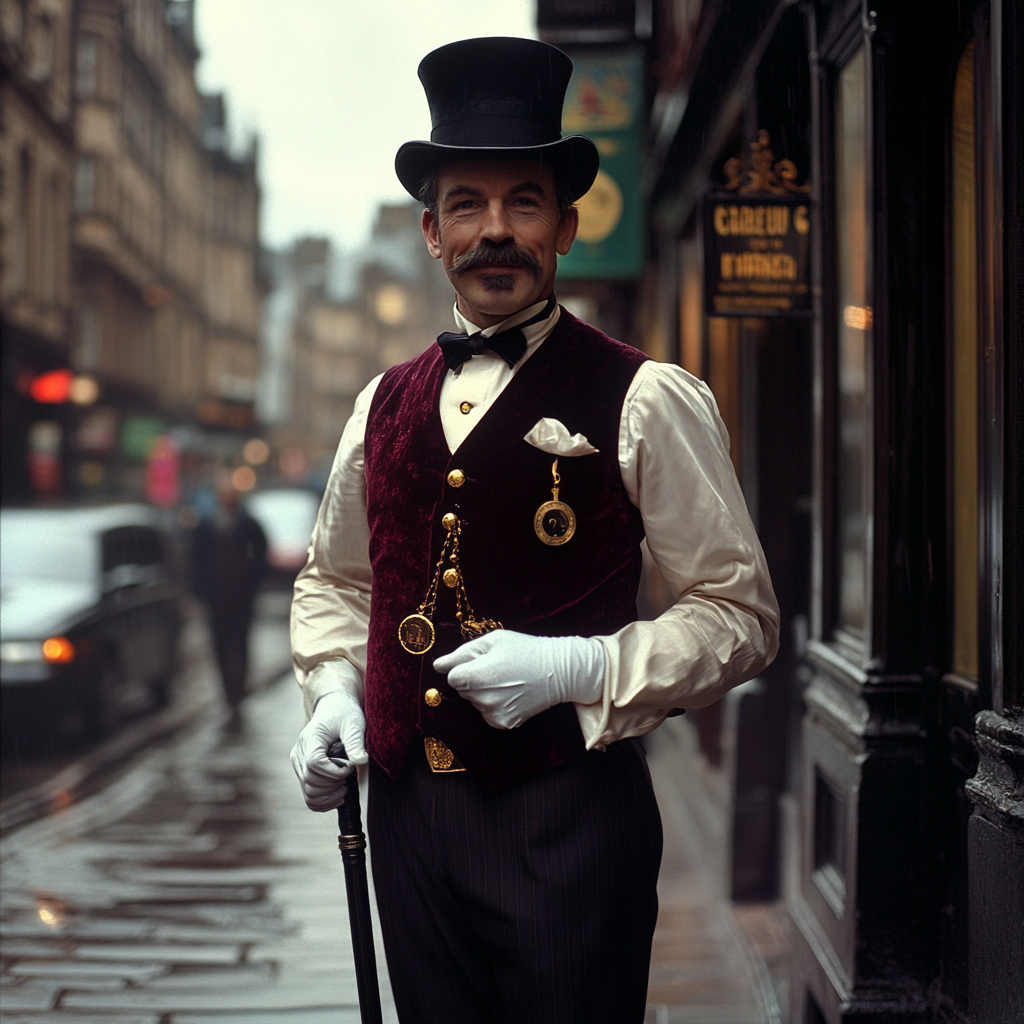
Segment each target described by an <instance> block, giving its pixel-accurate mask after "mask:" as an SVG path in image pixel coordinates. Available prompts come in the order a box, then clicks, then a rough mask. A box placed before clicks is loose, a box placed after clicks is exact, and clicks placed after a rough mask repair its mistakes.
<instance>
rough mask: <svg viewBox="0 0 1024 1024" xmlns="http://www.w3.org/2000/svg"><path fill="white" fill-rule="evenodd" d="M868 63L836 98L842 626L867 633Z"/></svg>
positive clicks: (858, 60)
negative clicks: (865, 615)
mask: <svg viewBox="0 0 1024 1024" xmlns="http://www.w3.org/2000/svg"><path fill="white" fill-rule="evenodd" d="M869 152H870V149H869V138H868V119H867V62H866V59H865V55H864V50H863V48H861V49H860V50H858V51H857V54H856V56H854V57H853V58H852V59H851V60H850V62H849V63H848V64H847V65H846V67H844V68H843V70H842V72H841V73H840V75H839V87H838V90H837V93H836V232H837V242H838V245H837V252H836V256H837V263H838V272H837V278H838V287H839V451H838V489H839V493H838V504H839V508H838V512H839V557H840V564H839V624H840V625H841V626H843V627H844V628H846V629H849V630H851V631H852V632H854V633H860V632H862V631H863V629H864V606H865V587H866V575H867V573H866V553H865V547H864V523H865V469H866V463H865V453H866V445H867V418H866V407H865V398H866V391H867V373H866V362H865V360H866V358H867V353H868V351H869V350H870V347H871V330H872V319H873V318H872V311H871V304H870V292H869V284H870V252H871V225H870V220H869V209H870V207H869V201H868V178H867V167H868V154H869Z"/></svg>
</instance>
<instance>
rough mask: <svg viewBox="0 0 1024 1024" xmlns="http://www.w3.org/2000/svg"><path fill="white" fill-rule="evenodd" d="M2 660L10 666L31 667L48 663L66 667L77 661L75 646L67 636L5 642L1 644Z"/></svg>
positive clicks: (0, 654) (0, 655) (0, 657)
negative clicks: (31, 665)
mask: <svg viewBox="0 0 1024 1024" xmlns="http://www.w3.org/2000/svg"><path fill="white" fill-rule="evenodd" d="M0 660H2V661H3V662H4V663H5V664H8V665H30V664H38V663H39V662H48V663H49V664H51V665H66V664H67V663H68V662H69V661H74V660H75V645H74V644H73V643H72V642H71V641H70V640H69V639H68V638H67V637H66V636H51V637H47V639H45V640H43V641H42V643H40V642H39V641H38V640H5V641H4V642H3V643H2V644H0Z"/></svg>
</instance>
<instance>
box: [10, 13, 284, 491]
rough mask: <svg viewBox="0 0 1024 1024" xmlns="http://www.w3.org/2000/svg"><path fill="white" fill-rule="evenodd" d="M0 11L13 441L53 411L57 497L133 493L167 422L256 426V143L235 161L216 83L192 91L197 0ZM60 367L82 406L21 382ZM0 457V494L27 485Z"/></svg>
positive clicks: (17, 455)
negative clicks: (209, 92)
mask: <svg viewBox="0 0 1024 1024" xmlns="http://www.w3.org/2000/svg"><path fill="white" fill-rule="evenodd" d="M2 10H3V18H2V21H0V24H2V26H3V59H4V63H5V65H9V66H10V67H11V68H12V69H13V70H14V72H15V73H14V74H13V75H10V76H9V77H8V81H7V83H6V85H5V86H4V88H5V89H6V91H7V95H5V103H4V109H5V122H6V128H5V131H4V132H3V134H2V135H0V162H2V165H3V168H4V178H5V180H6V181H13V182H14V183H15V187H14V188H13V189H12V188H6V189H5V190H4V199H3V205H2V207H0V209H2V216H3V229H4V230H3V239H4V263H3V281H2V288H0V293H2V310H0V312H2V316H3V322H4V334H5V340H4V350H5V371H4V392H5V393H4V406H5V413H4V415H5V422H6V419H8V418H9V419H10V420H11V421H12V425H15V426H17V427H18V429H20V432H21V434H22V435H23V440H22V444H21V448H22V449H25V446H26V445H27V446H28V449H30V448H31V443H32V442H31V436H32V431H33V429H34V428H33V423H35V422H53V423H55V424H56V425H57V429H58V431H59V435H60V451H59V456H60V458H61V465H62V469H61V479H60V484H59V491H60V492H62V493H64V494H65V495H70V496H83V497H88V496H92V495H104V494H106V495H125V496H128V495H131V494H134V493H136V492H137V491H138V487H139V482H140V480H141V477H142V462H143V460H144V458H145V451H146V448H147V445H149V444H150V442H151V440H152V438H153V437H155V436H157V435H159V434H160V433H161V432H164V431H166V430H168V429H169V428H171V427H173V426H174V425H187V424H192V425H196V426H198V427H200V428H201V430H202V429H212V430H215V431H221V430H228V431H231V430H238V431H245V430H246V429H247V428H249V427H250V425H251V424H252V422H253V403H254V400H255V397H256V381H257V377H258V347H257V340H258V334H259V326H260V324H259V321H260V309H261V303H262V297H263V292H264V286H263V282H262V276H261V270H260V249H259V208H260V190H259V185H258V181H257V174H256V149H255V144H253V145H252V147H251V149H250V151H249V152H248V154H246V155H245V156H244V157H241V158H239V157H236V156H234V155H232V154H231V152H230V151H229V147H228V143H227V132H226V124H225V121H226V118H225V105H224V99H223V97H220V96H213V97H205V96H202V95H201V94H200V93H199V90H198V87H197V85H196V78H195V65H196V61H197V59H198V56H199V53H198V50H197V48H196V45H195V39H194V33H193V4H192V0H76V2H71V0H67V2H63V3H62V2H61V0H29V2H24V0H22V2H18V0H3V6H2ZM47 40H48V41H47ZM47 66H49V67H50V68H51V70H50V71H49V75H48V77H45V76H44V70H43V69H45V68H46V67H47ZM28 174H31V177H32V185H31V187H30V188H29V187H28V186H23V185H22V182H23V180H27V178H26V177H25V176H26V175H28ZM19 189H22V190H23V191H24V190H25V189H28V191H24V195H23V196H22V195H21V193H19V191H18V190H19ZM44 196H45V201H44V198H43V197H44ZM29 221H33V223H35V225H36V226H35V229H34V230H29V229H28V227H27V226H28V223H29ZM26 238H28V239H31V238H37V239H38V242H37V243H35V244H33V243H32V242H31V241H26V240H25V239H26ZM47 247H49V249H47ZM50 250H52V252H53V256H52V257H46V256H45V255H44V253H45V252H47V251H50ZM9 328H13V331H12V332H11V333H12V338H13V342H12V343H11V344H9V342H8V339H7V337H6V336H7V334H8V329H9ZM15 332H18V333H15ZM15 346H16V347H15ZM60 367H64V368H68V369H70V370H71V371H72V373H73V374H75V375H77V376H78V377H86V378H88V379H89V380H91V381H93V382H94V386H93V387H92V389H91V391H90V390H89V389H86V390H85V391H84V392H83V393H82V397H86V398H90V397H91V398H92V399H93V400H92V401H91V402H90V403H89V404H87V405H82V406H76V405H75V403H74V402H69V403H63V404H61V403H54V404H51V405H45V404H44V405H40V403H38V402H37V401H35V400H33V398H32V396H31V394H28V395H27V394H26V393H25V390H26V381H28V380H30V379H31V378H32V376H33V375H37V374H38V373H40V372H42V371H44V370H46V369H52V368H60ZM19 381H20V383H19ZM101 421H102V424H103V428H102V429H100V423H101ZM36 432H37V433H38V432H39V431H38V430H36ZM50 436H51V438H52V437H54V436H56V435H55V434H54V433H53V431H50ZM192 436H194V437H201V436H202V435H201V433H198V434H197V433H196V432H193V435H192ZM147 438H148V439H149V440H147ZM25 450H26V451H27V449H25ZM28 454H29V456H30V452H29V453H28ZM5 456H6V457H5V460H4V461H5V463H9V472H8V471H5V492H6V494H7V497H8V498H11V499H18V498H29V497H31V496H32V495H33V491H34V490H37V489H36V488H34V486H33V483H32V480H31V478H30V476H29V475H27V474H26V473H25V472H24V471H22V469H21V467H22V466H23V465H24V464H25V462H26V459H25V458H23V457H22V453H21V452H19V451H18V450H17V446H16V445H15V444H14V443H13V442H11V441H8V442H6V443H5ZM29 461H30V457H29Z"/></svg>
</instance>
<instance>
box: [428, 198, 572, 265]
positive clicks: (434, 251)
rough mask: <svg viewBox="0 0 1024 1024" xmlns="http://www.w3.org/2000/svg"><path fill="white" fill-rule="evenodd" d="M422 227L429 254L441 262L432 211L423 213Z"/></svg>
mask: <svg viewBox="0 0 1024 1024" xmlns="http://www.w3.org/2000/svg"><path fill="white" fill-rule="evenodd" d="M420 227H422V228H423V241H425V242H426V243H427V252H429V253H430V255H431V256H433V257H434V259H435V260H439V259H440V258H441V232H440V231H439V230H438V227H437V218H436V217H435V216H434V215H433V214H432V213H431V212H430V210H424V211H423V217H422V218H421V219H420ZM573 234H575V232H573ZM566 251H568V250H566Z"/></svg>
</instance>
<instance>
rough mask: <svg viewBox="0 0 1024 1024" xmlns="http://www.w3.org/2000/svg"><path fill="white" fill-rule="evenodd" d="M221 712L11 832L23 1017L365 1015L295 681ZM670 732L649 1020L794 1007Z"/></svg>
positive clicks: (9, 934) (185, 1023)
mask: <svg viewBox="0 0 1024 1024" xmlns="http://www.w3.org/2000/svg"><path fill="white" fill-rule="evenodd" d="M219 718H220V713H219V712H210V713H208V714H207V717H206V718H205V719H204V720H203V721H200V722H199V723H197V724H195V725H193V726H191V727H190V728H189V729H188V730H187V731H186V732H185V733H183V734H182V735H180V736H179V737H178V738H177V740H175V741H173V742H171V741H168V742H166V743H165V744H164V745H162V746H159V747H156V748H154V749H152V750H151V751H150V752H148V753H146V754H144V755H143V756H142V757H141V758H140V759H139V761H138V763H137V764H136V765H135V766H134V767H133V768H132V769H131V770H130V771H129V772H128V773H126V774H125V775H124V777H122V778H121V779H119V780H118V781H117V782H115V783H114V784H113V785H112V786H110V787H108V788H107V789H105V790H103V791H102V792H100V793H98V794H97V795H95V796H92V797H90V798H88V799H85V800H83V801H82V802H81V803H77V804H72V805H71V806H69V807H68V808H67V809H65V810H63V811H62V812H61V813H59V814H56V815H53V816H50V817H47V818H45V819H43V820H41V821H37V822H35V823H33V824H31V825H27V826H25V827H23V828H21V829H19V830H18V831H16V832H14V833H13V834H12V835H10V836H8V837H7V838H6V839H5V840H3V842H2V843H0V865H2V871H3V886H2V891H0V967H2V970H0V1011H2V1013H0V1017H2V1020H3V1022H4V1024H242V1022H253V1024H356V1022H357V1021H358V1019H359V1015H358V1009H357V998H356V985H355V977H354V974H353V970H352V954H351V948H350V942H349V933H348V917H347V911H346V907H345V899H344V881H343V875H342V866H341V861H340V857H339V854H338V849H337V840H336V836H337V819H336V817H335V815H334V814H333V813H332V814H329V815H317V814H312V813H310V812H309V811H307V810H306V808H305V806H304V805H303V803H302V801H301V799H300V797H299V793H298V788H297V785H296V783H295V779H294V777H293V776H292V773H291V768H290V765H289V763H288V750H289V748H290V746H291V743H292V742H293V738H294V736H295V735H296V734H297V732H298V730H299V729H300V727H301V725H302V711H301V702H300V701H299V699H298V694H297V693H296V692H295V689H294V683H293V682H291V681H290V679H288V678H287V677H286V678H285V679H283V680H282V681H281V682H279V683H277V684H275V685H273V686H271V687H269V688H267V689H265V690H263V691H262V692H260V693H257V694H255V695H254V696H253V697H251V698H250V700H249V701H247V704H246V727H245V731H244V733H243V734H242V735H241V736H239V737H233V738H232V737H228V738H225V737H223V736H222V734H221V732H220V728H219ZM681 735H683V736H685V733H682V734H681ZM666 737H667V739H668V740H672V736H671V735H669V734H666ZM652 746H653V748H654V753H653V755H652V758H651V763H652V771H653V774H654V777H655V782H656V786H657V787H658V788H659V790H660V791H661V793H662V802H663V815H664V818H665V832H666V855H665V861H664V867H663V871H662V879H661V885H660V890H661V900H662V911H661V918H660V920H659V926H658V933H657V935H656V938H655V950H654V961H653V964H652V970H651V990H650V1001H651V1006H650V1008H649V1012H648V1015H647V1020H648V1021H649V1022H651V1024H690V1022H698V1021H699V1022H701V1024H761V1022H763V1024H776V1022H777V1021H778V1019H779V1018H778V1015H777V1009H776V1010H775V1011H774V1012H773V1011H772V1000H771V998H770V994H769V993H768V992H767V989H770V985H769V986H767V989H766V982H765V978H764V976H763V968H762V969H761V974H759V968H758V961H757V958H756V957H752V956H751V955H750V952H749V947H748V946H747V944H746V943H745V941H744V939H743V936H742V932H741V931H740V929H739V928H738V927H737V924H736V919H735V917H734V916H733V915H732V913H731V911H730V908H729V904H728V903H727V901H725V900H724V899H723V897H722V895H721V891H720V889H721V886H720V884H719V882H718V881H717V880H716V877H715V870H714V867H713V865H711V864H708V863H707V859H706V858H704V857H702V856H700V851H697V850H695V849H693V848H692V837H693V836H694V835H695V834H696V830H695V829H694V828H693V827H692V825H693V823H692V821H691V822H688V821H687V817H686V815H687V812H686V808H685V806H684V805H683V804H681V802H680V800H679V799H677V798H675V797H674V796H673V795H672V787H673V786H674V787H675V789H676V790H677V791H678V789H679V786H680V785H681V780H680V779H679V778H678V776H679V773H680V771H681V770H685V769H683V762H682V761H681V760H680V757H681V754H682V753H685V752H680V751H679V750H676V749H675V741H674V740H673V742H667V741H666V739H658V740H655V741H654V742H653V744H652ZM677 795H678V794H677ZM688 843H689V844H691V845H688ZM376 933H377V937H378V940H379V935H380V930H379V927H378V928H377V929H376ZM377 956H378V965H379V967H380V968H381V990H382V994H383V999H384V1005H385V1011H384V1013H385V1020H386V1021H395V1020H396V1018H395V1014H394V1009H393V1005H392V1003H391V998H390V990H389V987H388V982H387V978H386V975H385V972H384V970H383V965H384V957H383V951H382V950H381V949H380V948H379V945H378V953H377Z"/></svg>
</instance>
